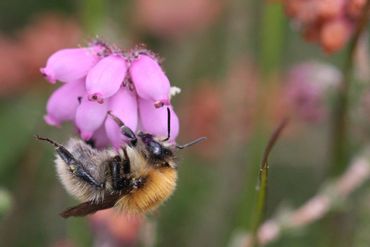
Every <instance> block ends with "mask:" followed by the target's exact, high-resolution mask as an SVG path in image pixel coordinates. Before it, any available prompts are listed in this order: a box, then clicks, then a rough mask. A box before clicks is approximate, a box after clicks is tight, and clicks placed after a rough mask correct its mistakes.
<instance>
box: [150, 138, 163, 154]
mask: <svg viewBox="0 0 370 247" xmlns="http://www.w3.org/2000/svg"><path fill="white" fill-rule="evenodd" d="M149 150H150V153H152V154H153V155H155V156H161V155H162V146H161V144H159V143H158V142H155V141H151V142H149Z"/></svg>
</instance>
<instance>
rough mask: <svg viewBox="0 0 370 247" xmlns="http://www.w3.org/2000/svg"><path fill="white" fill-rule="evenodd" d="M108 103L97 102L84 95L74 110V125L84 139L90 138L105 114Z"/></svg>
mask: <svg viewBox="0 0 370 247" xmlns="http://www.w3.org/2000/svg"><path fill="white" fill-rule="evenodd" d="M107 111H108V104H107V103H102V104H97V103H96V102H92V101H90V100H88V99H87V98H86V97H84V98H83V99H82V100H81V104H80V105H79V106H78V108H77V112H76V120H75V123H76V126H77V128H78V129H79V131H80V135H81V137H82V139H84V140H90V138H91V137H92V136H93V134H94V132H95V131H96V130H98V129H99V127H100V125H102V123H103V122H104V119H105V117H106V116H107Z"/></svg>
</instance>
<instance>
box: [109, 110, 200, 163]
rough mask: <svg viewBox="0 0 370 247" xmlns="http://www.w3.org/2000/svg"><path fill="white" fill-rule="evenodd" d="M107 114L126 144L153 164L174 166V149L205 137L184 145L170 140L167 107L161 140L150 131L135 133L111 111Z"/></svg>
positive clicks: (191, 143) (188, 144)
mask: <svg viewBox="0 0 370 247" xmlns="http://www.w3.org/2000/svg"><path fill="white" fill-rule="evenodd" d="M108 115H110V116H111V117H112V119H113V120H114V121H115V122H116V123H117V125H118V126H119V127H120V129H121V133H122V134H123V135H124V136H126V137H127V138H128V139H129V144H128V145H129V146H131V147H136V148H139V149H141V151H142V152H143V153H144V154H145V156H146V157H147V158H148V160H149V161H151V163H152V164H154V165H155V166H160V167H162V166H169V167H172V168H176V162H175V160H176V158H175V150H176V149H184V148H187V147H189V146H192V145H194V144H197V143H199V142H201V141H203V140H205V139H206V138H205V137H201V138H198V139H196V140H194V141H191V142H189V143H186V144H184V145H177V144H173V143H172V142H170V141H169V140H170V133H171V112H170V109H169V108H167V137H166V138H165V139H162V140H161V139H159V138H158V137H156V136H154V135H152V134H150V133H144V132H139V133H137V134H135V133H134V132H133V131H132V130H131V129H130V128H129V127H127V126H126V125H125V124H124V123H123V122H122V121H121V120H120V119H119V118H118V117H116V116H115V115H113V114H112V113H111V112H108Z"/></svg>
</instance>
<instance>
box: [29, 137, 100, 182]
mask: <svg viewBox="0 0 370 247" xmlns="http://www.w3.org/2000/svg"><path fill="white" fill-rule="evenodd" d="M36 138H37V139H38V140H40V141H46V142H49V143H51V144H52V145H53V146H54V147H55V151H56V152H57V154H58V155H59V157H60V158H61V159H62V160H63V161H64V163H66V165H67V166H68V167H69V169H70V171H71V172H72V173H73V174H74V175H75V176H76V177H78V178H80V179H82V180H83V181H85V182H87V183H88V184H91V185H93V186H95V187H96V188H103V187H104V183H98V182H97V181H96V179H95V178H94V177H93V176H91V174H90V173H89V172H88V171H86V170H85V168H84V167H83V165H82V164H81V162H80V161H78V160H77V159H75V158H74V157H73V155H72V154H71V153H70V152H69V151H68V150H67V149H66V148H65V147H63V146H62V145H61V144H59V143H57V142H55V141H53V140H51V139H49V138H45V137H40V136H38V135H36Z"/></svg>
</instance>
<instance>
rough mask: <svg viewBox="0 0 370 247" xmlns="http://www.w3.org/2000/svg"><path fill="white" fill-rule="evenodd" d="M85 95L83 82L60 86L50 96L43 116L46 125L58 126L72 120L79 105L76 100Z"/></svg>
mask: <svg viewBox="0 0 370 247" xmlns="http://www.w3.org/2000/svg"><path fill="white" fill-rule="evenodd" d="M84 95H85V82H84V81H83V80H79V81H75V82H70V83H67V84H64V85H62V86H61V87H60V88H58V89H57V90H56V91H54V93H53V94H52V95H51V96H50V98H49V100H48V103H47V106H46V109H47V115H45V116H44V119H45V121H46V123H48V124H49V125H54V126H58V125H60V124H61V123H62V122H64V121H68V120H73V119H74V118H75V115H76V109H77V107H78V105H79V102H78V98H79V97H82V96H84Z"/></svg>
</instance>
